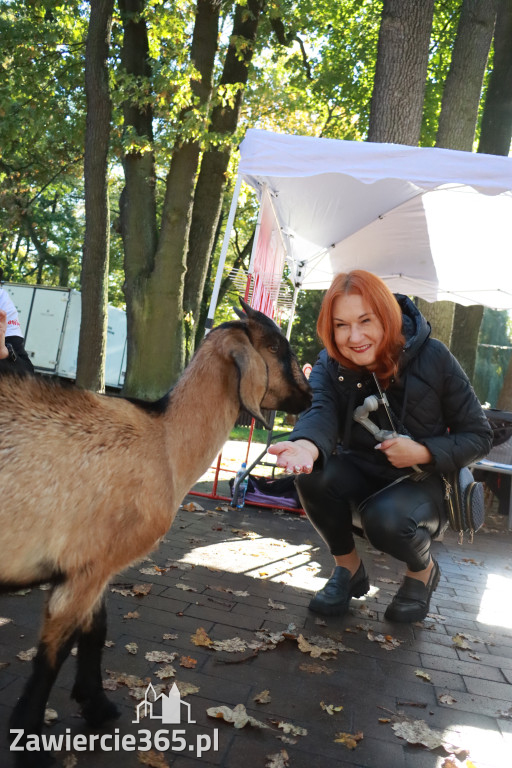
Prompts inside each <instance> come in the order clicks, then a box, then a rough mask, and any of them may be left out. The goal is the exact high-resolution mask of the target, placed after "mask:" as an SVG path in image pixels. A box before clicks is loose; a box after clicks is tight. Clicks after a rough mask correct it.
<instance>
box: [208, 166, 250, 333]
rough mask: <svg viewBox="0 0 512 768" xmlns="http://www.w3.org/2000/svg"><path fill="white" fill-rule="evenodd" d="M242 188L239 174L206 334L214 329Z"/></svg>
mask: <svg viewBox="0 0 512 768" xmlns="http://www.w3.org/2000/svg"><path fill="white" fill-rule="evenodd" d="M241 186H242V177H241V175H240V174H238V176H237V179H236V184H235V189H234V190H233V197H232V199H231V207H230V209H229V216H228V220H227V223H226V231H225V232H224V240H223V241H222V249H221V252H220V258H219V264H218V266H217V274H216V276H215V284H214V286H213V291H212V297H211V300H210V308H209V309H208V317H207V319H206V326H205V327H206V333H208V332H209V331H211V329H212V327H213V317H214V315H215V309H216V308H217V299H218V296H219V290H220V283H221V280H222V272H223V271H224V264H225V263H226V254H227V252H228V245H229V238H230V236H231V230H232V229H233V223H234V221H235V214H236V209H237V206H238V198H239V197H240V188H241Z"/></svg>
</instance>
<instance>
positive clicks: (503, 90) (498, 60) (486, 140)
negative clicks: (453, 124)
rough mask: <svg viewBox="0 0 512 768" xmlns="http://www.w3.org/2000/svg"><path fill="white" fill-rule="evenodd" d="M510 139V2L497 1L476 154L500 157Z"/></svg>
mask: <svg viewBox="0 0 512 768" xmlns="http://www.w3.org/2000/svg"><path fill="white" fill-rule="evenodd" d="M511 135H512V2H510V0H498V13H497V18H496V28H495V31H494V62H493V69H492V72H491V76H490V78H489V86H488V88H487V94H486V98H485V106H484V113H483V115H482V126H481V130H480V143H479V145H478V151H479V152H484V153H487V154H490V155H504V156H505V157H506V156H507V155H508V154H509V151H510V137H511Z"/></svg>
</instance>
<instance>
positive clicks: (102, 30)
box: [76, 0, 114, 392]
mask: <svg viewBox="0 0 512 768" xmlns="http://www.w3.org/2000/svg"><path fill="white" fill-rule="evenodd" d="M113 6H114V0H91V15H90V19H89V31H88V35H87V46H86V52H85V93H86V99H87V122H86V135H85V158H84V180H85V237H84V248H83V257H82V279H81V283H82V284H81V290H82V315H81V323H80V338H79V345H78V363H77V374H76V383H77V385H78V386H80V387H83V388H85V389H92V390H97V391H99V392H101V391H103V390H104V388H105V351H106V344H107V305H108V262H109V242H110V240H109V229H110V220H109V202H108V179H107V155H108V147H109V139H110V121H111V102H110V91H109V85H108V62H107V59H108V53H109V47H110V31H111V26H112V13H113Z"/></svg>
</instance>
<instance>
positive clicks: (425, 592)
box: [384, 558, 441, 623]
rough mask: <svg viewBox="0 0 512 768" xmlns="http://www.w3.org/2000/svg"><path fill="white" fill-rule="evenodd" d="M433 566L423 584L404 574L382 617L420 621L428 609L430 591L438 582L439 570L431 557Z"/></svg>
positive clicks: (390, 619)
mask: <svg viewBox="0 0 512 768" xmlns="http://www.w3.org/2000/svg"><path fill="white" fill-rule="evenodd" d="M432 560H433V563H434V566H433V568H432V570H431V572H430V577H429V580H428V583H427V584H426V585H425V584H423V582H422V581H420V580H419V579H412V578H411V577H410V576H405V578H404V580H403V583H402V586H401V587H400V588H399V590H398V592H397V593H396V595H395V596H394V598H393V600H392V601H391V603H390V604H389V605H388V607H387V608H386V613H385V614H384V618H385V619H388V621H400V622H403V623H406V622H410V621H422V620H423V619H424V618H425V616H426V615H427V613H428V611H429V606H430V598H431V597H432V592H433V591H434V589H435V588H436V587H437V585H438V584H439V579H440V576H441V572H440V570H439V566H438V564H437V563H436V561H435V560H434V558H432Z"/></svg>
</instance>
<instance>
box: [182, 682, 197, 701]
mask: <svg viewBox="0 0 512 768" xmlns="http://www.w3.org/2000/svg"><path fill="white" fill-rule="evenodd" d="M176 685H177V686H178V690H179V692H180V696H181V698H182V699H184V698H185V696H189V695H190V694H191V693H199V690H200V689H199V687H198V686H197V685H193V684H192V683H184V682H179V681H177V683H176Z"/></svg>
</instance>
